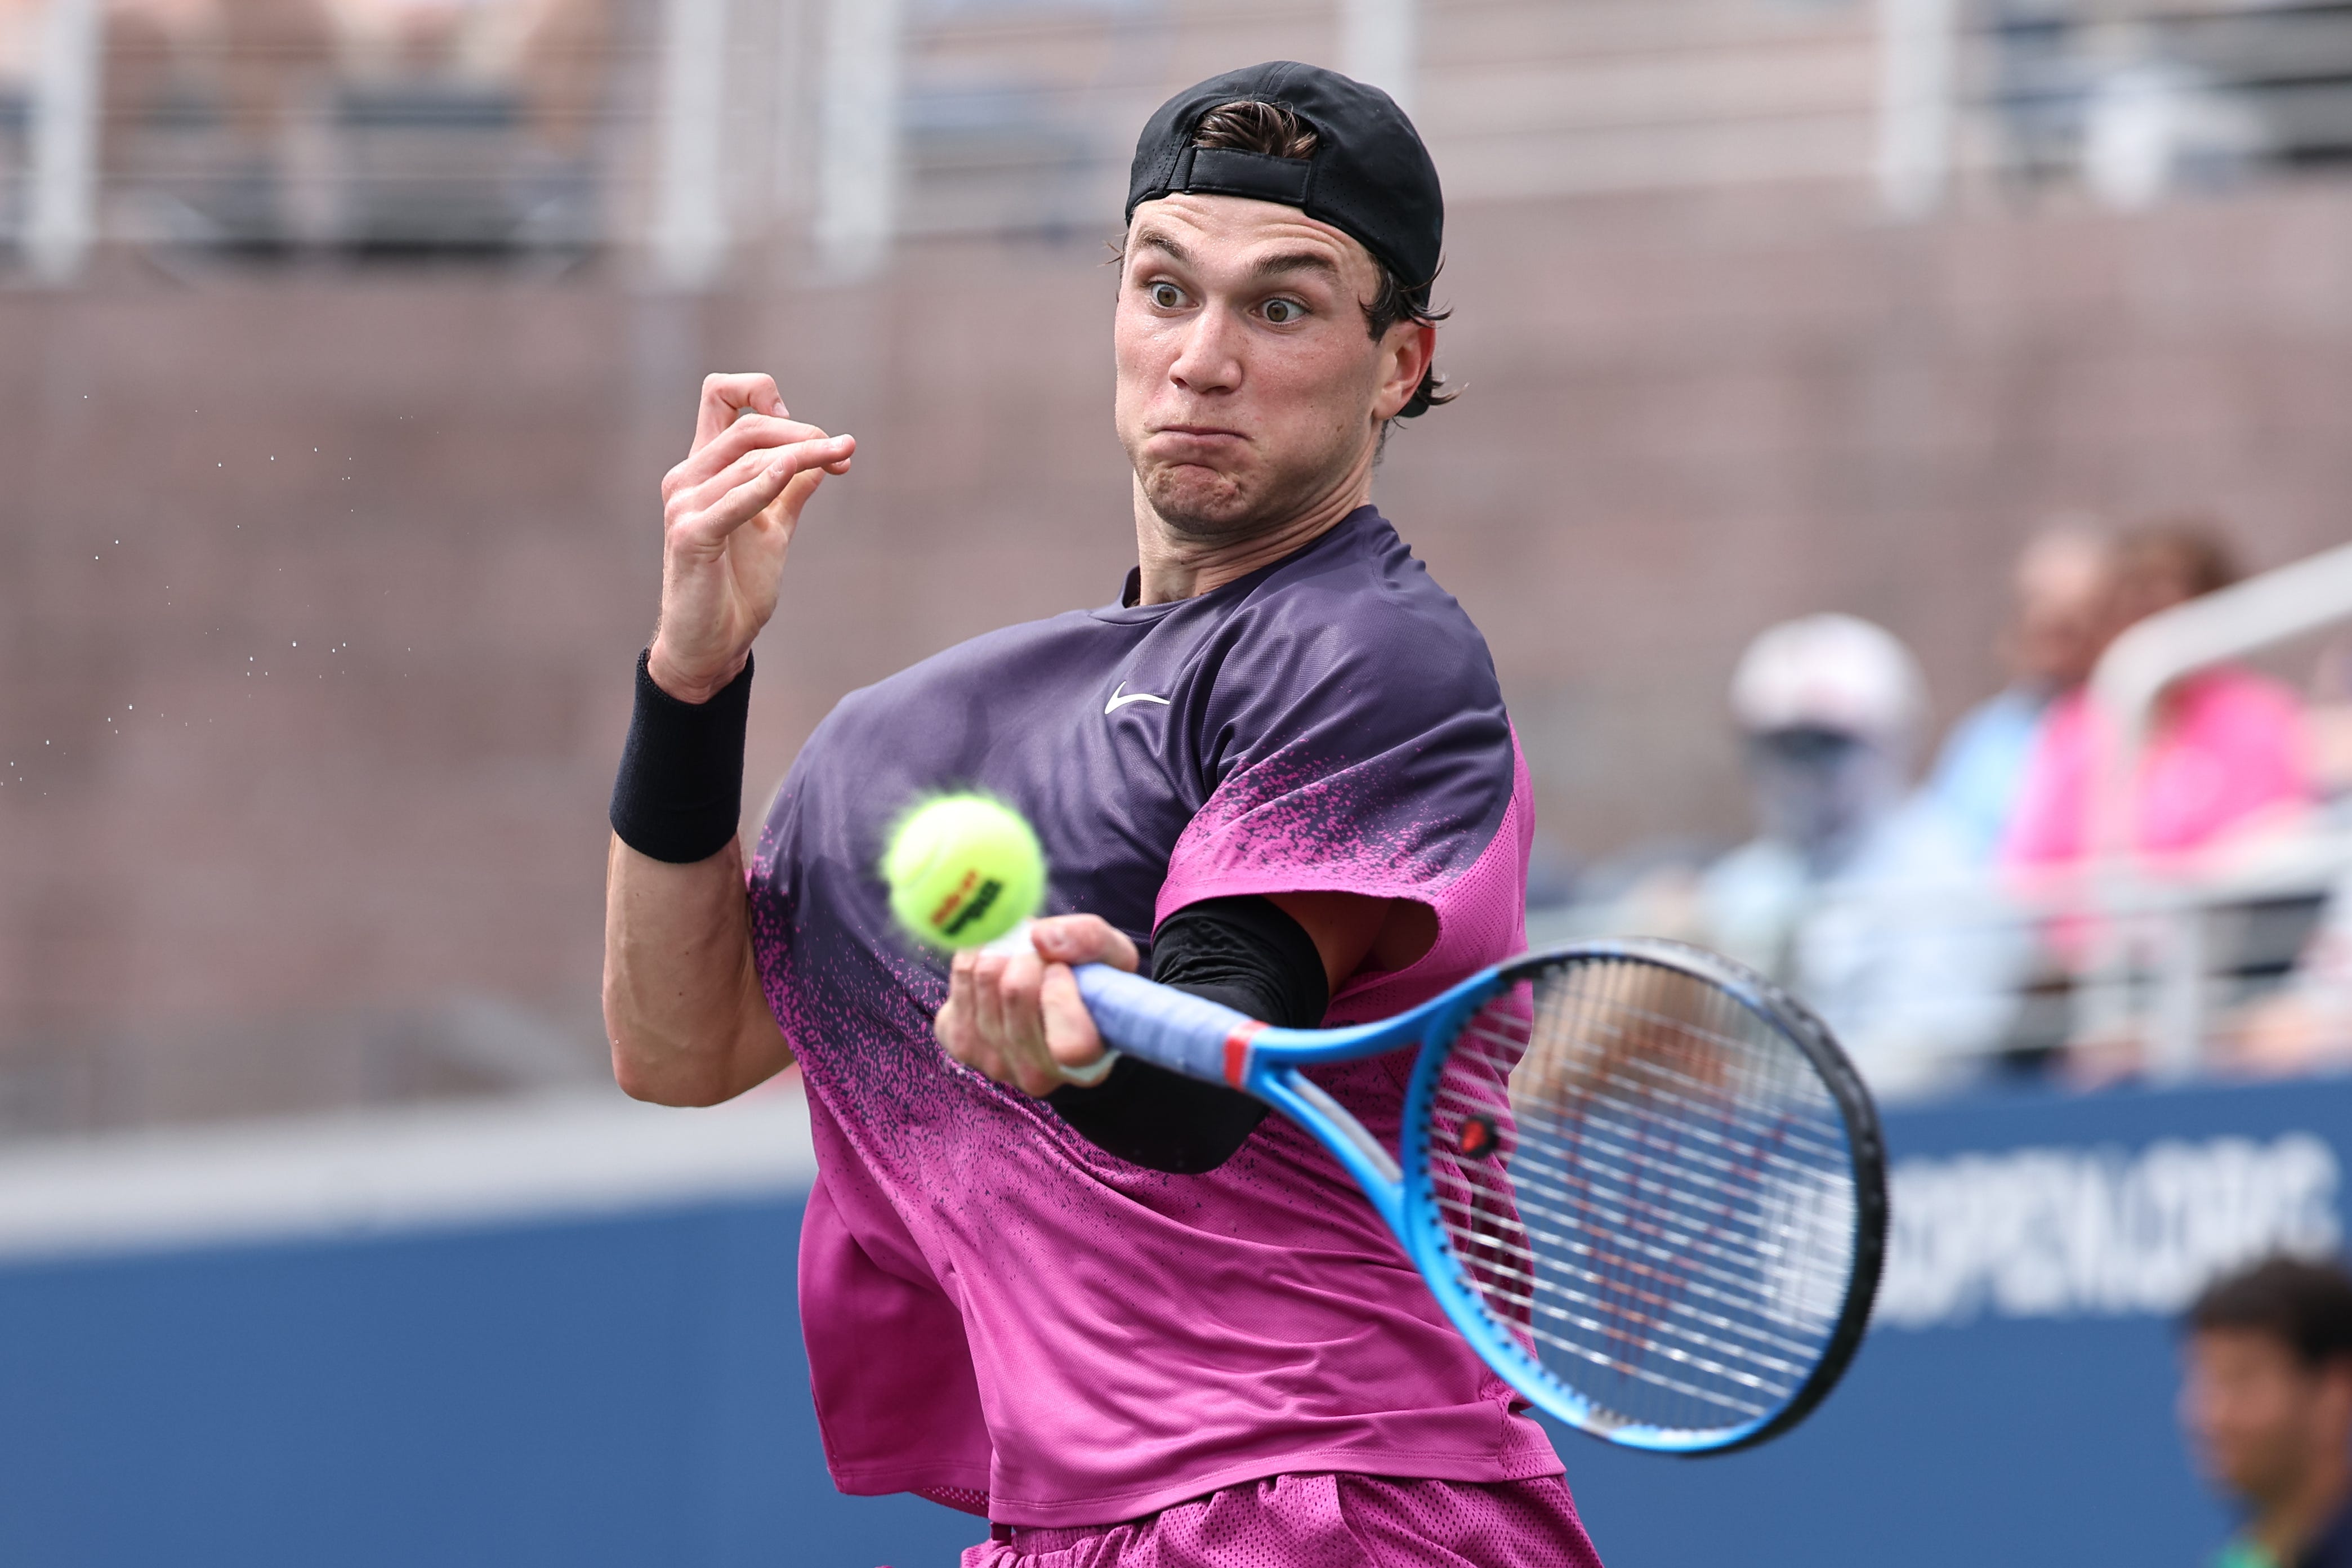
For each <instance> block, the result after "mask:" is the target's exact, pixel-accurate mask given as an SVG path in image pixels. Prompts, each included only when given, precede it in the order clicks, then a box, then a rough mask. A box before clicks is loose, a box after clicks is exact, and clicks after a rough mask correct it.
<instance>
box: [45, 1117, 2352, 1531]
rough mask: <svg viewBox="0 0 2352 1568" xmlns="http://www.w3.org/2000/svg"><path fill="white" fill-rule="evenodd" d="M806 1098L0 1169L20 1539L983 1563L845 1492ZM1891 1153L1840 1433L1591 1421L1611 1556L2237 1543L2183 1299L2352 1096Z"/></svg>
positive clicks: (2312, 1227)
mask: <svg viewBox="0 0 2352 1568" xmlns="http://www.w3.org/2000/svg"><path fill="white" fill-rule="evenodd" d="M789 1110H790V1108H789V1107H788V1106H783V1105H781V1104H772V1105H771V1106H769V1107H768V1108H766V1109H764V1110H762V1111H760V1112H759V1113H756V1114H748V1113H747V1114H744V1115H739V1116H738V1117H736V1118H735V1119H734V1120H733V1121H732V1122H726V1123H703V1124H697V1123H695V1122H693V1121H692V1120H690V1118H691V1117H693V1116H695V1115H697V1114H699V1113H668V1114H670V1115H671V1116H673V1117H676V1118H679V1119H678V1120H673V1121H669V1122H664V1123H659V1124H656V1123H653V1122H649V1121H646V1120H644V1119H643V1118H642V1117H639V1118H638V1119H636V1120H634V1121H631V1122H630V1123H629V1125H630V1126H631V1127H637V1128H642V1127H656V1128H657V1129H658V1131H659V1137H658V1138H656V1142H660V1141H661V1140H662V1139H667V1140H668V1143H667V1145H666V1146H667V1153H662V1152H656V1154H654V1155H645V1154H644V1152H643V1151H642V1150H638V1151H637V1152H636V1153H632V1152H631V1149H632V1148H633V1146H634V1145H632V1144H631V1140H630V1137H628V1136H615V1135H614V1134H613V1131H612V1129H613V1128H614V1126H617V1125H619V1124H618V1123H617V1122H613V1121H612V1120H611V1117H610V1113H606V1112H604V1111H601V1110H600V1111H598V1112H596V1113H594V1114H593V1115H591V1116H588V1117H585V1118H583V1120H582V1121H581V1122H580V1124H579V1126H578V1128H576V1129H574V1130H572V1131H569V1132H567V1131H565V1130H564V1129H563V1128H562V1127H561V1126H559V1125H558V1124H557V1121H560V1120H561V1119H560V1118H558V1119H557V1121H549V1122H545V1123H543V1124H541V1125H540V1126H539V1127H538V1128H537V1130H536V1131H535V1132H534V1133H532V1134H530V1135H531V1136H532V1137H536V1138H538V1139H539V1140H540V1141H539V1142H538V1143H536V1144H531V1143H529V1142H528V1140H526V1141H525V1142H524V1143H523V1144H522V1145H520V1146H521V1147H522V1148H523V1149H524V1151H525V1153H526V1154H527V1155H528V1154H530V1153H531V1152H532V1151H534V1150H536V1151H540V1152H541V1153H544V1152H545V1151H547V1150H552V1149H556V1148H558V1146H559V1145H562V1146H570V1145H579V1147H580V1149H581V1150H582V1151H583V1153H582V1154H581V1155H579V1156H578V1157H576V1158H575V1157H574V1156H572V1155H548V1156H547V1157H545V1158H543V1159H542V1158H539V1157H537V1156H536V1155H533V1157H532V1158H530V1159H529V1160H526V1161H524V1162H521V1163H522V1164H524V1165H528V1166H530V1167H531V1168H530V1170H529V1172H527V1173H526V1174H525V1175H522V1176H518V1175H517V1174H516V1167H517V1164H518V1162H516V1161H514V1160H512V1159H508V1160H507V1161H506V1163H505V1165H504V1166H500V1164H499V1160H498V1159H497V1158H486V1157H484V1156H483V1151H484V1150H493V1151H495V1150H499V1149H501V1148H509V1149H510V1147H511V1146H514V1145H513V1143H512V1140H505V1137H504V1134H502V1133H501V1131H500V1127H499V1123H498V1122H497V1121H496V1119H495V1118H494V1117H490V1118H482V1117H477V1118H476V1120H475V1121H474V1122H472V1123H470V1124H468V1125H467V1127H466V1128H465V1129H462V1130H461V1134H458V1135H452V1136H449V1137H444V1138H442V1139H441V1141H440V1142H438V1143H435V1142H434V1141H433V1138H434V1137H435V1136H438V1134H431V1130H430V1129H427V1130H426V1131H425V1133H419V1132H418V1131H417V1130H416V1128H415V1127H410V1128H409V1129H407V1130H406V1131H405V1132H404V1133H402V1134H401V1135H400V1136H399V1137H396V1138H391V1139H389V1140H387V1139H384V1138H382V1137H377V1135H376V1134H372V1133H369V1132H367V1131H366V1130H364V1129H360V1130H353V1131H348V1132H345V1133H339V1134H335V1135H333V1136H331V1137H312V1138H311V1139H310V1141H309V1142H308V1143H307V1144H301V1145H299V1146H293V1145H288V1146H278V1147H274V1148H272V1147H270V1146H269V1145H268V1140H269V1138H270V1137H271V1136H272V1134H268V1133H267V1132H266V1131H265V1132H261V1133H257V1134H254V1138H253V1145H254V1146H255V1147H258V1148H261V1149H262V1151H263V1152H262V1153H261V1154H260V1155H251V1154H249V1152H248V1151H247V1150H246V1149H245V1148H244V1147H243V1146H241V1145H236V1142H235V1140H234V1139H230V1138H226V1137H223V1138H220V1139H216V1140H215V1141H214V1142H212V1143H211V1144H207V1145H204V1146H202V1147H200V1148H197V1149H195V1150H194V1152H193V1153H190V1152H188V1151H186V1150H183V1151H181V1152H179V1153H177V1154H172V1153H169V1152H167V1153H166V1154H165V1155H142V1156H140V1160H139V1161H134V1162H133V1163H134V1164H137V1165H138V1169H137V1170H136V1171H135V1172H133V1173H132V1175H131V1176H124V1175H122V1173H121V1170H120V1169H118V1168H117V1167H118V1166H120V1165H121V1162H120V1161H119V1160H116V1159H115V1157H114V1156H113V1155H110V1154H109V1153H108V1151H106V1150H105V1149H102V1148H100V1149H85V1150H81V1151H75V1152H73V1153H72V1156H71V1157H70V1158H68V1159H62V1160H60V1159H57V1158H49V1159H47V1162H46V1163H43V1161H42V1160H41V1159H35V1158H30V1157H17V1156H10V1157H8V1158H6V1159H0V1253H5V1262H0V1563H12V1564H13V1563H25V1564H37V1565H39V1568H82V1565H91V1568H95V1565H100V1564H104V1565H108V1568H113V1565H118V1564H119V1565H130V1564H142V1565H148V1564H163V1563H169V1564H174V1565H197V1564H213V1563H218V1564H224V1565H226V1564H236V1565H237V1568H276V1565H279V1564H283V1565H286V1568H295V1565H300V1568H322V1565H331V1564H337V1565H339V1564H350V1565H363V1564H364V1565H374V1564H383V1565H387V1568H389V1565H392V1564H401V1565H414V1564H424V1563H433V1564H449V1565H455V1564H476V1563H479V1564H493V1563H497V1564H520V1563H547V1564H577V1565H583V1568H585V1565H590V1564H614V1565H620V1564H631V1565H638V1564H655V1563H659V1564H666V1565H678V1568H686V1565H707V1568H720V1565H729V1568H733V1565H749V1564H754V1563H759V1564H784V1563H790V1564H809V1565H812V1568H831V1565H835V1564H855V1565H856V1568H872V1565H874V1564H877V1563H890V1564H895V1565H897V1568H913V1565H917V1564H942V1563H952V1562H953V1561H954V1559H955V1553H956V1552H957V1550H958V1549H959V1548H960V1547H961V1546H962V1545H964V1544H967V1543H969V1542H971V1541H972V1540H974V1539H976V1538H977V1536H978V1535H979V1534H980V1533H981V1531H980V1529H979V1528H978V1527H977V1521H972V1520H970V1519H968V1518H966V1517H964V1516H961V1515H958V1514H954V1513H951V1512H949V1511H946V1510H944V1509H940V1508H938V1507H935V1506H933V1505H931V1504H929V1503H925V1502H921V1501H918V1500H912V1499H903V1498H900V1499H882V1500H866V1499H853V1498H844V1497H841V1496H838V1495H837V1494H835V1492H834V1491H833V1490H832V1488H831V1486H830V1484H829V1483H828V1482H827V1480H826V1479H825V1475H824V1465H823V1460H822V1458H821V1453H820V1448H819V1443H818V1437H817V1433H816V1428H815V1423H814V1416H813V1415H812V1413H811V1410H810V1407H809V1402H808V1390H807V1377H806V1373H805V1369H804V1364H803V1359H802V1353H801V1347H800V1342H799V1328H798V1322H797V1318H796V1315H795V1312H794V1308H793V1243H794V1234H795V1228H796V1225H797V1222H798V1213H799V1202H798V1198H797V1197H796V1196H795V1188H796V1186H799V1185H801V1184H803V1183H804V1181H805V1164H804V1145H800V1146H798V1147H796V1148H794V1149H792V1150H788V1151H787V1152H786V1153H785V1154H783V1155H777V1156H776V1157H773V1158H770V1157H768V1156H766V1155H761V1154H759V1153H757V1152H754V1153H753V1154H751V1155H749V1156H747V1157H743V1158H737V1157H735V1155H730V1154H729V1153H728V1145H729V1139H730V1138H731V1139H732V1140H733V1144H732V1146H733V1147H734V1148H735V1150H736V1151H737V1153H738V1154H740V1153H741V1151H743V1150H745V1149H752V1148H754V1146H755V1145H761V1146H764V1145H762V1140H770V1141H775V1142H780V1143H781V1142H786V1141H789V1140H787V1139H785V1137H784V1134H782V1133H780V1132H778V1131H777V1129H780V1128H784V1127H786V1126H787V1124H788V1113H789ZM631 1114H632V1116H635V1115H636V1113H634V1112H633V1113H631ZM599 1118H604V1120H599ZM711 1126H719V1127H721V1128H722V1129H723V1130H724V1129H731V1131H729V1133H728V1137H724V1138H719V1139H717V1140H702V1139H700V1137H699V1134H701V1133H702V1132H703V1131H704V1130H705V1129H707V1128H708V1127H711ZM680 1129H683V1130H684V1131H685V1132H686V1133H687V1134H689V1136H688V1137H687V1139H686V1140H685V1143H686V1144H694V1143H697V1142H709V1143H712V1144H713V1145H714V1147H713V1148H695V1149H688V1150H686V1152H683V1153H682V1152H681V1149H682V1148H683V1146H684V1145H681V1143H680V1139H679V1136H678V1134H679V1130H680ZM428 1134H430V1135H428ZM1890 1134H1891V1135H1892V1138H1893V1141H1894V1145H1895V1152H1896V1154H1897V1155H1898V1158H1899V1165H1898V1176H1897V1186H1896V1203H1897V1207H1898V1216H1899V1218H1898V1228H1897V1236H1896V1256H1895V1268H1894V1271H1893V1272H1892V1273H1891V1275H1890V1279H1889V1283H1888V1288H1887V1292H1886V1294H1885V1297H1884V1298H1883V1311H1882V1322H1881V1325H1880V1326H1879V1327H1878V1328H1876V1329H1875V1330H1874V1333H1873V1334H1872V1336H1871V1338H1870V1340H1869V1342H1868V1343H1866V1344H1865V1346H1864V1350H1863V1353H1862V1354H1861V1356H1860V1358H1859V1360H1858V1361H1857V1363H1856V1364H1855V1365H1854V1367H1853V1372H1852V1373H1851V1375H1849V1377H1848V1379H1847V1381H1846V1383H1845V1385H1843V1387H1842V1388H1841V1389H1840V1391H1839V1392H1838V1394H1837V1395H1836V1396H1834V1397H1833V1398H1832V1400H1831V1402H1830V1403H1829V1404H1828V1406H1826V1407H1825V1408H1824V1409H1822V1411H1821V1412H1820V1413H1819V1414H1818V1415H1816V1416H1814V1418H1813V1419H1812V1421H1811V1423H1810V1424H1809V1425H1808V1426H1806V1427H1804V1428H1802V1429H1801V1430H1800V1431H1799V1432H1798V1433H1796V1434H1794V1435H1793V1436H1791V1437H1788V1438H1785V1439H1782V1440H1781V1441H1780V1442H1777V1443H1775V1444H1772V1445H1770V1446H1769V1447H1767V1448H1763V1449H1760V1450H1758V1451H1756V1452H1753V1453H1748V1454H1741V1455H1735V1456H1730V1457H1727V1458H1713V1459H1698V1460H1685V1459H1668V1458H1654V1457H1650V1456H1644V1455H1636V1454H1629V1453H1621V1452H1617V1451H1614V1450H1612V1449H1609V1448H1605V1447H1603V1446H1602V1445H1601V1444H1599V1443H1596V1442H1594V1441H1592V1440H1591V1439H1589V1438H1586V1437H1580V1436H1577V1435H1574V1434H1563V1435H1561V1436H1560V1437H1559V1446H1560V1451H1561V1454H1562V1455H1563V1457H1564V1458H1566V1460H1567V1462H1568V1465H1569V1473H1570V1479H1571V1482H1572V1483H1573V1485H1574V1487H1575V1489H1576V1491H1577V1495H1578V1498H1579V1500H1580V1505H1581V1506H1582V1508H1583V1511H1584V1512H1585V1515H1586V1518H1587V1520H1588V1521H1589V1523H1590V1525H1591V1530H1592V1533H1593V1535H1594V1537H1595V1539H1596V1541H1597V1542H1599V1544H1600V1546H1601V1551H1602V1553H1603V1556H1604V1558H1605V1560H1606V1561H1607V1562H1609V1563H1611V1564H1612V1568H1686V1565H1692V1564H1708V1563H1725V1564H1733V1563H1737V1564H1741V1565H1743V1568H1762V1565H1772V1564H1790V1565H1795V1564H1808V1565H1820V1564H1856V1565H1860V1564H1878V1563H1905V1564H1910V1565H1916V1568H1937V1565H1943V1564H1952V1565H1955V1568H1957V1565H1958V1564H1963V1563H1965V1564H1969V1565H1970V1568H1978V1565H1980V1564H1984V1563H2003V1564H2039V1563H2048V1564H2053V1565H2057V1564H2069V1565H2072V1564H2081V1563H2134V1564H2158V1563H2183V1564H2187V1563H2197V1562H2199V1561H2200V1560H2201V1559H2202V1557H2203V1556H2204V1555H2205V1553H2206V1552H2208V1551H2210V1547H2211V1545H2212V1543H2213V1542H2215V1541H2216V1540H2217V1539H2218V1538H2219V1536H2220V1535H2221V1533H2222V1531H2224V1529H2225V1527H2226V1520H2225V1519H2224V1517H2223V1515H2222V1514H2221V1511H2219V1510H2218V1509H2217V1507H2216V1506H2215V1505H2214V1504H2213V1503H2212V1502H2211V1501H2210V1500H2209V1499H2208V1498H2207V1497H2206V1496H2205V1494H2204V1493H2203V1491H2202V1490H2200V1487H2199V1486H2198V1484H2197V1482H2196V1481H2195V1479H2193V1477H2192V1476H2191V1474H2190V1472H2189V1468H2188V1464H2187V1461H2186V1458H2185V1457H2184V1455H2183V1452H2182V1449H2181V1446H2180V1442H2179V1437H2178V1436H2177V1433H2176V1428H2175V1424H2174V1420H2173V1416H2172V1397H2173V1390H2174V1347H2173V1341H2172V1333H2171V1329H2170V1326H2169V1319H2170V1314H2171V1313H2172V1312H2174V1311H2176V1310H2177V1307H2178V1304H2179V1301H2180V1300H2181V1299H2183V1297H2184V1294H2185V1292H2186V1291H2189V1290H2191V1289H2193V1287H2194V1284H2195V1281H2197V1280H2199V1279H2200V1278H2202V1277H2203V1276H2204V1275H2205V1274H2206V1273H2209V1272H2210V1270H2211V1269H2212V1268H2214V1267H2217V1266H2221V1264H2224V1263H2226V1262H2228V1261H2230V1260H2232V1259H2234V1258H2235V1257H2237V1256H2241V1255H2243V1254H2245V1253H2248V1252H2250V1251H2252V1250H2258V1249H2264V1248H2267V1247H2271V1246H2289V1247H2296V1248H2303V1249H2320V1248H2326V1247H2329V1246H2332V1245H2333V1244H2334V1242H2335V1240H2336V1229H2337V1228H2338V1209H2337V1203H2338V1197H2339V1195H2338V1190H2337V1187H2338V1180H2337V1176H2338V1172H2339V1170H2340V1169H2341V1165H2342V1161H2343V1159H2344V1158H2345V1157H2346V1155H2347V1153H2348V1152H2352V1088H2347V1086H2346V1085H2343V1084H2338V1083H2326V1084H2321V1085H2309V1084H2305V1085H2300V1086H2294V1087H2281V1088H2266V1089H2242V1090H2202V1091H2195V1092H2178V1093H2134V1094H2117V1095H2112V1096H2105V1097H2101V1098H2097V1099H2092V1100H2077V1101H2052V1100H2028V1101H2014V1102H2007V1103H2001V1102H1988V1103H1978V1104H1973V1105H1969V1106H1962V1107H1955V1108H1950V1109H1944V1110H1937V1111H1933V1112H1921V1113H1906V1114H1904V1115H1901V1116H1897V1117H1895V1118H1893V1119H1892V1124H1891V1126H1890ZM371 1137H376V1144H375V1145H373V1148H374V1152H373V1154H371V1153H370V1152H369V1149H370V1146H371V1145H369V1139H370V1138H371ZM404 1139H405V1140H406V1141H405V1142H404V1141H403V1140H404ZM420 1139H422V1140H423V1141H422V1142H420V1141H419V1140H420ZM502 1140H504V1141H502ZM326 1148H332V1149H335V1150H338V1151H340V1152H339V1153H338V1154H337V1155H335V1156H334V1158H333V1160H331V1161H329V1162H327V1164H328V1165H329V1166H331V1167H332V1168H325V1167H324V1166H321V1158H320V1153H319V1151H320V1150H321V1149H326ZM353 1149H357V1150H358V1151H359V1152H358V1153H356V1154H354V1153H352V1150H353ZM714 1151H715V1152H714ZM371 1160H373V1161H374V1162H375V1163H374V1164H373V1166H371V1165H370V1164H369V1162H370V1161H371ZM567 1160H571V1161H572V1163H573V1165H574V1166H576V1167H577V1169H578V1170H579V1171H581V1172H584V1173H586V1174H585V1175H584V1176H582V1177H581V1179H580V1180H579V1181H576V1182H575V1181H572V1179H571V1177H570V1176H566V1174H565V1166H566V1161H567ZM730 1161H731V1163H730ZM140 1162H143V1163H140ZM175 1162H176V1163H175ZM335 1162H340V1163H335ZM697 1162H700V1163H699V1164H698V1163H697ZM408 1166H428V1167H429V1172H428V1174H429V1177H430V1179H425V1180H420V1179H417V1177H416V1173H415V1171H413V1170H408V1169H407V1167H408ZM183 1167H185V1173H193V1174H185V1173H183ZM322 1169H323V1170H324V1174H323V1175H322V1174H321V1171H322ZM387 1172H390V1173H392V1174H390V1175H387V1174H385V1173H387ZM403 1172H405V1173H406V1174H405V1175H403V1174H402V1173H403ZM175 1173H183V1174H178V1175H176V1176H175ZM305 1182H308V1183H310V1186H309V1187H307V1188H306V1187H305V1186H303V1184H304V1183H305ZM306 1195H307V1196H306ZM485 1195H487V1196H485ZM159 1214H160V1216H161V1217H160V1218H158V1215H159ZM887 1352H888V1347H887V1345H885V1344H877V1346H876V1353H877V1354H887Z"/></svg>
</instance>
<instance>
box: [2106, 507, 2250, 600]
mask: <svg viewBox="0 0 2352 1568" xmlns="http://www.w3.org/2000/svg"><path fill="white" fill-rule="evenodd" d="M2116 558H2117V561H2118V564H2119V565H2120V566H2121V568H2122V570H2125V571H2126V572H2143V571H2147V570H2151V569H2153V570H2171V571H2176V572H2178V573H2179V577H2180V580H2181V583H2182V585H2183V586H2184V587H2186V588H2187V589H2188V590H2189V597H2190V598H2192V599H2194V598H2198V597H2200V596H2202V595H2204V594H2208V593H2210V592H2212V591H2214V590H2216V589H2221V588H2227V587H2229V586H2230V585H2231V583H2233V582H2235V581H2237V580H2238V579H2240V578H2241V577H2242V576H2244V575H2245V573H2244V572H2242V570H2239V567H2238V556H2237V552H2236V551H2235V550H2233V549H2231V548H2230V543H2229V540H2228V539H2227V538H2225V537H2224V536H2223V532H2222V528H2221V524H2220V523H2219V522H2218V521H2217V520H2216V519H2214V518H2212V517H2164V518H2159V519H2158V520H2157V521H2155V522H2152V523H2147V524H2144V525H2142V526H2141V527H2139V528H2134V529H2132V530H2131V531H2130V532H2129V533H2126V535H2124V537H2123V538H2120V539H2118V540H2116Z"/></svg>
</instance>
